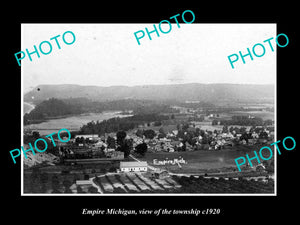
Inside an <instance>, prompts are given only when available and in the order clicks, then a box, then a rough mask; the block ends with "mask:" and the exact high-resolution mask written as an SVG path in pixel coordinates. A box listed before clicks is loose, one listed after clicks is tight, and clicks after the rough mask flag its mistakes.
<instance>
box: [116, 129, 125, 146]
mask: <svg viewBox="0 0 300 225" xmlns="http://www.w3.org/2000/svg"><path fill="white" fill-rule="evenodd" d="M126 136H127V134H126V132H125V131H122V130H121V131H118V132H117V144H118V145H122V144H124V143H123V142H124V140H125V137H126Z"/></svg>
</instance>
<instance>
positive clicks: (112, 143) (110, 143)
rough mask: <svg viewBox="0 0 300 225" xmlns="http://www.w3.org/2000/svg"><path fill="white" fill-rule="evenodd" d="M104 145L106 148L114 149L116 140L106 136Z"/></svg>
mask: <svg viewBox="0 0 300 225" xmlns="http://www.w3.org/2000/svg"><path fill="white" fill-rule="evenodd" d="M106 143H107V147H108V148H116V140H115V139H114V138H113V137H111V136H108V137H107V140H106Z"/></svg>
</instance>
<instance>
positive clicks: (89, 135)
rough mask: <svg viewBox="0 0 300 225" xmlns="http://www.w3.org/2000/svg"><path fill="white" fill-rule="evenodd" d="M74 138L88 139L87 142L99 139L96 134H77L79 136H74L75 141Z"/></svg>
mask: <svg viewBox="0 0 300 225" xmlns="http://www.w3.org/2000/svg"><path fill="white" fill-rule="evenodd" d="M76 138H84V139H86V138H88V139H89V140H96V139H99V135H98V134H79V135H75V139H76Z"/></svg>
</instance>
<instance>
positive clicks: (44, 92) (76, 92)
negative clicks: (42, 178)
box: [24, 84, 274, 103]
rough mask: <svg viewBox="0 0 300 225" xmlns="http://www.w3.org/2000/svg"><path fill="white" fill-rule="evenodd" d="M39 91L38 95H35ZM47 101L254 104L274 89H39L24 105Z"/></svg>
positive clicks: (219, 86) (201, 86) (211, 86)
mask: <svg viewBox="0 0 300 225" xmlns="http://www.w3.org/2000/svg"><path fill="white" fill-rule="evenodd" d="M38 89H39V91H37V90H38ZM48 98H88V99H92V100H95V101H109V100H118V99H144V100H178V101H187V100H189V101H205V102H218V101H231V100H234V101H246V102H247V101H255V100H270V101H273V99H274V86H273V85H252V84H176V85H144V86H133V87H128V86H111V87H100V86H80V85H70V84H65V85H39V86H38V87H36V88H35V89H34V90H32V91H30V92H28V93H27V94H25V96H24V101H25V102H35V103H37V102H40V101H43V100H46V99H48Z"/></svg>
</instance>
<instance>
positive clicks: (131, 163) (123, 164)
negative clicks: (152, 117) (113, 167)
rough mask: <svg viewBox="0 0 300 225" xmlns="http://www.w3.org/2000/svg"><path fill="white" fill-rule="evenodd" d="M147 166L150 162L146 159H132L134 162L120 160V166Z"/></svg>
mask: <svg viewBox="0 0 300 225" xmlns="http://www.w3.org/2000/svg"><path fill="white" fill-rule="evenodd" d="M140 166H142V167H147V166H148V164H147V162H145V161H142V162H137V161H132V162H120V167H122V168H124V167H140Z"/></svg>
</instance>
